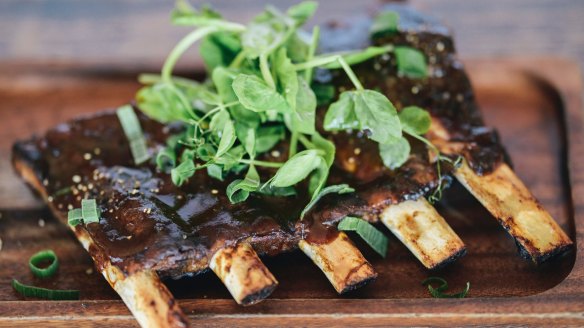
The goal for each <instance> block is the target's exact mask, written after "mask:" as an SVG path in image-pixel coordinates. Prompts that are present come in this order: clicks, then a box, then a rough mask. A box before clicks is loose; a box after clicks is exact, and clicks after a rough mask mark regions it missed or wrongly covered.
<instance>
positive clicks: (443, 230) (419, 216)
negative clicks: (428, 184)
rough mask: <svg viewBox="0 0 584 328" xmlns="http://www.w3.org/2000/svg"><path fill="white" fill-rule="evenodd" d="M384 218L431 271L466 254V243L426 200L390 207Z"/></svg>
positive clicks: (396, 234) (410, 201)
mask: <svg viewBox="0 0 584 328" xmlns="http://www.w3.org/2000/svg"><path fill="white" fill-rule="evenodd" d="M380 218H381V221H382V222H383V224H385V226H386V227H387V228H388V229H389V230H390V231H391V232H392V233H393V234H394V235H395V236H396V237H397V238H398V239H399V240H400V241H401V242H402V243H403V244H404V245H406V247H407V248H408V249H409V250H410V251H411V252H412V253H413V254H414V256H416V258H417V259H418V260H420V262H422V264H423V265H424V266H425V267H426V268H428V269H434V268H437V267H440V266H443V265H444V264H447V263H449V262H451V261H454V260H455V259H457V258H458V257H460V256H462V255H464V254H465V253H466V248H465V246H464V243H463V242H462V240H461V239H460V238H459V237H458V235H457V234H456V233H455V232H454V230H452V228H451V227H450V226H449V225H448V223H446V221H445V220H444V218H443V217H442V216H441V215H440V214H438V212H437V211H436V209H434V207H433V206H432V205H431V204H430V203H428V201H427V200H426V199H425V198H419V199H418V200H408V201H404V202H401V203H399V204H395V205H390V206H388V207H387V208H386V209H385V210H384V211H383V212H382V213H381V216H380Z"/></svg>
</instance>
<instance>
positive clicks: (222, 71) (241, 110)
mask: <svg viewBox="0 0 584 328" xmlns="http://www.w3.org/2000/svg"><path fill="white" fill-rule="evenodd" d="M236 76H237V73H236V72H235V71H233V70H230V69H227V68H225V67H217V68H216V69H214V70H213V74H212V80H213V83H214V84H215V87H216V88H217V92H218V93H219V95H220V96H221V98H222V99H223V102H224V103H230V102H233V101H237V100H238V99H237V95H236V94H235V92H234V91H233V87H232V84H233V80H234V79H235V77H236ZM229 113H230V114H231V116H232V117H233V119H235V121H237V122H241V123H245V124H247V125H249V126H250V127H257V126H258V125H259V123H260V116H259V114H258V113H256V112H253V111H251V110H249V109H247V108H245V107H243V106H242V105H240V104H237V105H235V106H231V107H230V108H229Z"/></svg>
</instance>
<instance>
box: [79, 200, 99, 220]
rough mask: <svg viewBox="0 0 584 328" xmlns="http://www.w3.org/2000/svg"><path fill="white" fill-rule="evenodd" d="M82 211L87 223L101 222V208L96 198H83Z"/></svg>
mask: <svg viewBox="0 0 584 328" xmlns="http://www.w3.org/2000/svg"><path fill="white" fill-rule="evenodd" d="M81 213H82V215H83V222H85V224H88V223H93V222H99V210H98V208H97V202H96V201H95V199H83V200H81Z"/></svg>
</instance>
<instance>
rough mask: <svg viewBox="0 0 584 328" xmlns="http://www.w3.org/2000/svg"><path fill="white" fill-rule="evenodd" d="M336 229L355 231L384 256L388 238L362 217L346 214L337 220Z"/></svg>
mask: <svg viewBox="0 0 584 328" xmlns="http://www.w3.org/2000/svg"><path fill="white" fill-rule="evenodd" d="M337 229H339V230H341V231H355V232H356V233H357V234H358V235H359V236H360V237H361V238H363V240H364V241H365V242H366V243H367V244H368V245H369V246H371V248H373V250H374V251H376V252H377V254H379V255H381V257H383V258H385V255H386V254H387V244H388V243H389V240H388V239H387V237H386V236H385V235H384V234H383V233H382V232H381V231H379V230H377V229H376V228H375V227H374V226H373V225H371V223H369V222H367V221H365V220H363V219H359V218H355V217H351V216H347V217H345V218H344V219H343V220H342V221H341V222H339V225H338V226H337Z"/></svg>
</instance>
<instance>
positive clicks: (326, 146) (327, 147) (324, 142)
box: [311, 133, 336, 167]
mask: <svg viewBox="0 0 584 328" xmlns="http://www.w3.org/2000/svg"><path fill="white" fill-rule="evenodd" d="M311 141H312V143H313V144H314V146H316V147H317V148H318V149H321V150H323V151H324V154H325V155H324V156H323V158H324V160H325V163H326V164H327V165H328V166H329V167H331V166H332V165H333V162H334V160H335V151H336V147H335V144H334V143H333V142H332V141H330V140H328V139H326V138H324V137H322V136H321V135H320V134H318V133H315V134H313V135H312V140H311Z"/></svg>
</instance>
